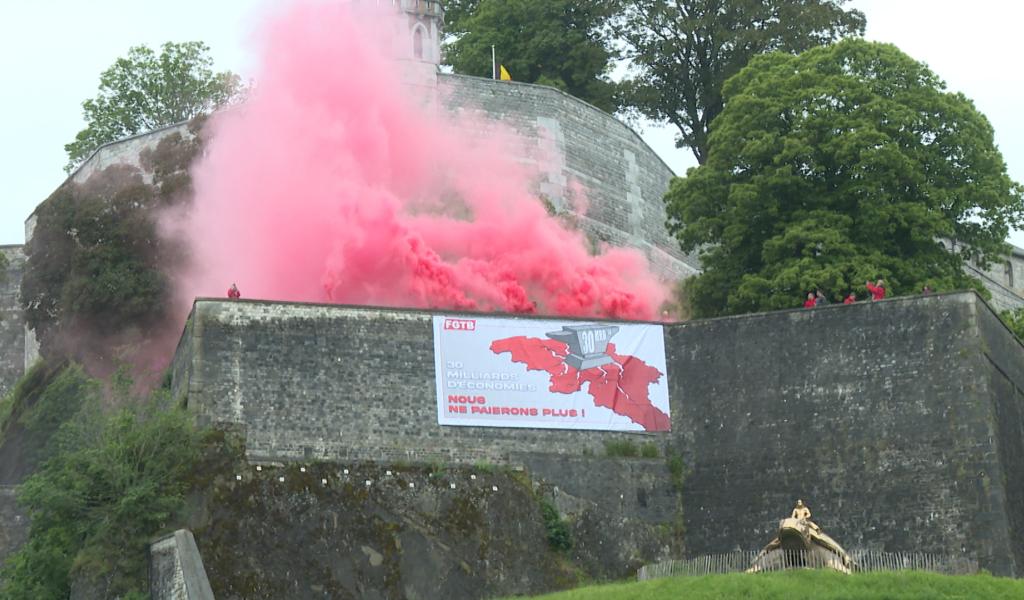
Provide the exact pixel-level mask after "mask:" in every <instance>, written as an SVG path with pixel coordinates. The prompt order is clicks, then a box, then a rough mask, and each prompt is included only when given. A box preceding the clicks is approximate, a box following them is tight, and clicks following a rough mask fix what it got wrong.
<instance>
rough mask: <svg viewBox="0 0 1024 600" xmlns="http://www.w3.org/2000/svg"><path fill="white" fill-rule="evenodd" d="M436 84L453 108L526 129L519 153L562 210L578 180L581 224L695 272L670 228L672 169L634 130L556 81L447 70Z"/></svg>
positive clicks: (659, 261) (671, 267) (658, 261)
mask: <svg viewBox="0 0 1024 600" xmlns="http://www.w3.org/2000/svg"><path fill="white" fill-rule="evenodd" d="M438 87H439V89H440V90H441V97H442V98H443V99H444V100H443V101H444V103H445V104H446V105H447V107H448V109H449V110H453V111H454V110H458V109H469V110H482V111H483V112H484V113H485V114H486V115H487V116H488V117H490V118H493V119H495V120H497V121H499V122H501V123H502V124H503V125H505V126H510V127H513V128H515V130H516V131H518V132H519V133H520V135H521V137H522V138H523V141H524V142H525V144H526V147H525V153H526V155H525V156H517V157H516V158H517V159H519V160H521V161H522V162H525V163H528V164H537V165H538V167H539V170H540V171H541V172H542V176H541V180H540V181H538V182H537V187H538V192H540V193H541V194H543V195H544V196H545V197H547V198H548V199H549V200H550V201H551V203H552V204H553V205H554V206H555V208H556V209H558V210H559V211H560V212H570V213H571V212H573V189H572V184H573V182H575V183H578V184H582V185H583V187H584V188H585V189H586V193H587V200H588V201H589V207H588V210H587V212H586V215H585V216H580V217H579V225H580V227H581V228H582V229H583V230H584V231H586V232H588V233H589V234H590V235H591V237H593V238H595V239H599V240H602V241H606V242H609V243H611V244H613V245H616V246H625V247H633V248H639V249H640V250H643V251H644V252H645V253H646V254H647V255H648V257H649V258H650V259H651V261H652V262H653V263H654V265H655V267H656V268H657V269H658V270H659V271H661V272H662V273H663V274H665V275H667V276H672V278H678V277H682V276H688V275H691V274H693V273H695V272H696V271H697V268H698V266H697V261H696V257H690V256H686V255H684V254H683V253H682V252H681V251H680V250H679V244H678V243H676V242H675V241H674V240H673V239H672V238H671V237H670V236H669V234H668V231H667V230H666V229H665V218H666V216H665V206H664V201H663V200H662V198H663V196H664V195H665V191H666V190H667V189H668V184H669V180H670V179H671V178H672V177H673V175H674V174H673V172H672V170H671V169H669V167H668V166H667V165H666V164H665V163H664V162H662V160H661V159H660V158H659V157H658V155H657V154H656V153H655V152H654V151H653V150H651V148H650V147H649V146H648V145H647V144H646V143H645V142H644V141H643V140H642V139H641V138H640V136H639V135H637V133H636V132H635V131H633V130H632V129H630V128H629V127H627V126H626V125H625V124H623V123H622V122H620V121H619V120H617V119H615V118H614V117H613V116H611V115H609V114H607V113H605V112H603V111H601V110H600V109H598V108H595V107H593V106H591V105H590V104H587V103H586V102H583V101H582V100H579V99H578V98H574V97H572V96H570V95H568V94H565V93H563V92H561V91H559V90H556V89H554V88H549V87H545V86H540V85H531V84H526V83H517V82H508V81H492V80H490V79H483V78H480V77H468V76H464V75H446V74H439V75H438ZM515 150H516V149H510V151H515ZM552 150H557V153H553V152H552Z"/></svg>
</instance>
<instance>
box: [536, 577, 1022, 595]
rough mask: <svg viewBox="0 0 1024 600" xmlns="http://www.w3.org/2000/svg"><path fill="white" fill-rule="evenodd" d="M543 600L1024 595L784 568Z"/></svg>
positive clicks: (1005, 588) (951, 580) (978, 583)
mask: <svg viewBox="0 0 1024 600" xmlns="http://www.w3.org/2000/svg"><path fill="white" fill-rule="evenodd" d="M537 598H544V599H545V600H631V599H636V600H641V599H642V600H670V599H671V600H680V599H683V600H720V599H727V598H743V599H745V600H952V599H957V600H988V599H997V600H998V599H1001V598H1006V599H1007V600H1009V599H1011V598H1012V599H1014V600H1019V599H1021V598H1024V580H1016V579H1006V578H1001V577H992V576H990V575H971V576H960V577H951V576H947V575H937V574H934V573H920V572H904V573H864V574H858V575H842V574H840V573H833V572H827V571H788V572H784V573H762V574H757V575H748V574H745V573H736V574H732V575H709V576H705V577H673V578H666V579H655V580H653V581H644V582H641V583H615V584H609V585H599V586H593V587H585V588H578V589H575V590H570V591H567V592H559V593H557V594H548V595H546V596H538V597H537Z"/></svg>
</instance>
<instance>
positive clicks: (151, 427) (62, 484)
mask: <svg viewBox="0 0 1024 600" xmlns="http://www.w3.org/2000/svg"><path fill="white" fill-rule="evenodd" d="M78 372H79V373H80V371H78ZM92 385H94V386H96V385H98V382H93V384H92ZM50 446H51V452H52V455H51V457H50V458H49V459H48V460H47V461H46V462H44V463H43V465H42V467H41V468H40V469H39V471H38V472H36V473H35V474H34V475H32V476H31V477H30V478H29V479H28V480H26V481H25V483H24V484H22V486H21V488H20V490H19V494H18V499H19V502H21V503H22V505H23V506H25V507H26V508H27V510H28V513H29V516H30V518H31V527H30V530H29V538H28V541H27V542H26V544H25V545H24V546H23V547H22V548H21V549H20V550H19V551H18V552H17V553H15V554H14V555H12V556H11V557H9V558H8V561H7V564H6V565H5V567H4V572H3V576H2V577H0V579H2V580H3V581H4V583H3V584H2V587H0V595H2V596H3V597H4V598H11V599H23V598H24V599H26V600H27V599H36V598H66V597H67V595H68V590H69V586H70V581H71V579H72V577H73V576H74V574H75V572H77V573H80V574H82V575H83V576H87V577H90V578H92V579H94V580H98V581H102V582H103V584H104V585H103V587H105V588H106V590H105V591H106V594H105V595H104V597H110V598H114V597H139V598H141V597H145V596H143V592H144V591H145V590H146V558H145V557H146V549H147V546H148V542H149V540H150V539H151V537H152V536H154V535H156V534H157V533H159V532H160V531H161V530H162V529H165V528H166V527H168V526H169V525H170V524H172V523H173V521H174V519H175V518H176V515H177V513H178V511H179V510H180V509H181V508H182V506H183V503H184V494H185V491H186V490H187V488H188V481H189V477H190V475H191V471H192V469H193V468H194V466H195V464H196V462H197V460H198V459H199V456H200V437H199V434H198V433H197V432H196V430H194V429H193V427H192V425H191V421H190V418H189V416H188V414H187V413H186V412H185V411H184V410H182V409H178V408H172V407H170V401H169V397H168V393H167V391H166V390H160V391H158V392H156V393H155V395H154V397H153V398H152V399H151V400H150V401H148V402H144V403H142V404H141V405H139V404H136V405H135V406H134V407H132V408H126V409H122V410H120V411H118V412H115V413H113V414H112V415H109V416H108V415H104V414H103V413H102V411H101V410H100V408H99V406H98V404H97V403H95V402H88V403H85V404H83V405H82V408H81V409H80V410H79V411H78V412H77V414H76V416H75V417H74V418H72V419H70V420H68V421H67V422H65V423H64V425H62V426H61V428H60V430H59V431H58V433H57V434H56V436H55V437H54V439H53V440H52V442H51V444H50ZM127 594H134V595H133V596H127Z"/></svg>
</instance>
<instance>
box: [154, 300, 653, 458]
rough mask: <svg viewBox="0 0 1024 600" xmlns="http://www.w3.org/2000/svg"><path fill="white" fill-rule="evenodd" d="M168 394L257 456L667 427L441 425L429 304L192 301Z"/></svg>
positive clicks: (419, 454) (502, 452)
mask: <svg viewBox="0 0 1024 600" xmlns="http://www.w3.org/2000/svg"><path fill="white" fill-rule="evenodd" d="M173 369H174V393H175V395H176V397H182V395H184V394H187V401H188V406H189V408H190V409H192V410H193V411H195V412H196V414H197V415H199V417H200V421H201V422H204V423H210V422H214V423H229V424H238V425H240V426H241V427H242V429H243V430H244V432H245V434H246V438H247V450H248V454H249V456H250V458H252V459H255V460H289V459H291V460H296V459H334V460H394V461H399V460H400V461H415V462H429V461H434V460H439V461H451V462H458V463H473V462H476V461H489V462H495V463H509V462H512V461H511V460H510V457H509V454H510V453H512V452H544V453H549V454H569V455H575V456H579V455H581V454H582V453H583V452H584V451H585V450H587V451H590V452H591V453H593V454H603V453H604V442H605V440H610V439H616V438H625V437H629V438H631V439H634V440H638V441H649V440H653V441H657V442H664V440H665V439H666V437H665V435H664V434H660V435H652V434H618V433H607V432H594V431H556V430H533V429H518V430H516V429H494V428H487V427H441V426H440V425H438V423H437V401H436V396H435V385H434V381H435V380H434V345H433V325H432V322H431V313H428V312H425V311H424V312H414V311H407V310H389V309H367V308H358V307H338V306H329V305H312V304H280V303H269V302H253V301H240V302H230V301H219V300H198V301H197V302H196V304H195V307H194V309H193V312H192V316H191V317H190V322H189V324H188V326H187V328H186V333H185V337H183V338H182V341H181V343H180V344H179V346H178V351H177V355H176V358H175V361H174V368H173Z"/></svg>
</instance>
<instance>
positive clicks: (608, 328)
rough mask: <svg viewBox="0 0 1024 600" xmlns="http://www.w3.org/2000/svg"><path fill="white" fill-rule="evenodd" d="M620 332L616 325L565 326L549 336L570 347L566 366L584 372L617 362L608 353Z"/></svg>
mask: <svg viewBox="0 0 1024 600" xmlns="http://www.w3.org/2000/svg"><path fill="white" fill-rule="evenodd" d="M618 332H619V328H618V327H617V326H615V325H595V324H591V325H564V326H563V327H562V331H551V332H549V333H548V334H547V336H548V337H549V338H551V339H553V340H557V341H559V342H563V343H565V344H566V345H568V346H569V356H566V357H565V364H567V365H569V366H570V367H573V368H574V369H576V370H577V371H583V370H585V369H592V368H594V367H600V366H601V365H606V364H608V363H611V362H615V361H614V360H612V357H610V356H608V354H607V351H608V341H609V340H611V339H612V336H613V335H615V334H616V333H618Z"/></svg>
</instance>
